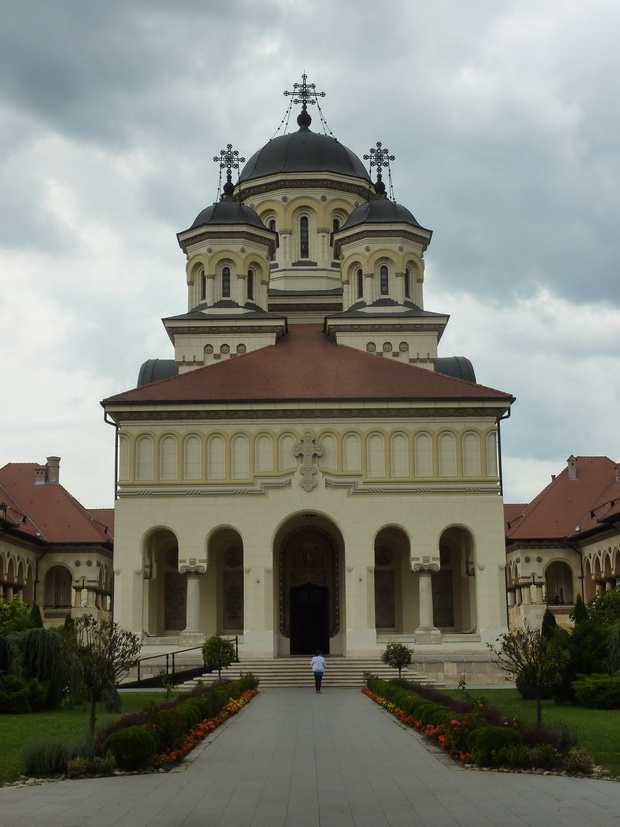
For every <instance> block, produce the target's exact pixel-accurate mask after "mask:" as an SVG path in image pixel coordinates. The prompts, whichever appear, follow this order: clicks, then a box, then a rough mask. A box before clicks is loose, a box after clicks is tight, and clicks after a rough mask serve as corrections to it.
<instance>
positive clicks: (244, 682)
mask: <svg viewBox="0 0 620 827" xmlns="http://www.w3.org/2000/svg"><path fill="white" fill-rule="evenodd" d="M259 683H260V678H259V677H258V675H255V674H254V672H241V675H240V677H239V686H240V687H241V692H247V691H248V689H258V685H259Z"/></svg>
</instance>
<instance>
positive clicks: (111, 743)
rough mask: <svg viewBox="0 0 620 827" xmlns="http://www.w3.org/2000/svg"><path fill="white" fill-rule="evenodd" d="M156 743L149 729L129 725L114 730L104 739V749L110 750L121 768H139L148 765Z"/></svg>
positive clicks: (130, 769)
mask: <svg viewBox="0 0 620 827" xmlns="http://www.w3.org/2000/svg"><path fill="white" fill-rule="evenodd" d="M156 749H157V744H156V741H155V736H154V735H153V734H152V732H151V731H150V729H148V728H147V727H144V726H131V727H126V729H121V730H119V731H118V732H114V733H113V734H112V735H109V736H108V737H107V739H106V742H105V746H104V751H105V752H106V753H107V752H111V753H112V755H113V756H114V759H115V761H116V764H117V766H118V767H120V769H122V770H129V771H132V770H141V769H144V768H145V767H148V766H150V764H151V762H152V760H153V756H154V755H155V751H156Z"/></svg>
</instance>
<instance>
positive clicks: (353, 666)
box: [179, 655, 438, 691]
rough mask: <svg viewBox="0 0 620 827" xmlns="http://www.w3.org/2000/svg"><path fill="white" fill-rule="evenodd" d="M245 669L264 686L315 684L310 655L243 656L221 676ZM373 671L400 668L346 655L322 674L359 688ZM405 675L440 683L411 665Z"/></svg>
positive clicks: (207, 678) (327, 681)
mask: <svg viewBox="0 0 620 827" xmlns="http://www.w3.org/2000/svg"><path fill="white" fill-rule="evenodd" d="M242 672H252V673H253V674H254V675H257V676H258V677H259V679H260V688H261V689H271V688H279V687H300V688H301V687H303V688H306V689H307V688H308V687H309V686H312V681H313V678H312V671H311V669H310V655H303V656H300V657H291V658H274V659H273V660H265V659H260V660H259V659H256V660H243V661H241V662H240V663H234V664H233V665H232V666H229V667H228V668H227V669H222V678H226V679H227V680H235V679H236V678H238V677H239V676H240V674H241V673H242ZM365 672H371V673H372V674H373V675H376V676H377V677H380V678H383V679H384V680H390V679H391V678H397V677H398V669H392V668H391V667H390V666H386V665H385V664H384V663H382V662H381V661H380V660H377V659H371V658H369V659H367V660H353V659H349V658H343V657H336V656H334V657H331V658H327V669H326V671H325V677H324V678H323V685H324V686H325V687H326V688H328V687H330V686H345V687H347V686H348V687H355V688H359V687H360V686H362V685H363V683H364V673H365ZM214 677H217V673H211V672H208V673H206V674H205V675H203V676H202V678H200V677H198V678H194V679H193V680H190V681H186V682H185V683H183V684H180V686H179V688H180V689H182V690H185V691H187V690H190V689H192V688H193V687H194V686H195V685H196V684H197V683H198V681H199V680H203V681H204V682H205V683H209V682H211V681H212V680H213V679H214ZM402 677H403V678H406V679H407V680H409V681H415V682H416V683H419V684H422V685H423V686H437V685H438V684H437V683H436V682H435V681H433V680H432V679H431V678H429V677H427V676H426V675H424V674H423V673H421V672H415V671H414V670H412V669H403V671H402Z"/></svg>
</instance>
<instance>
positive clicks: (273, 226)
mask: <svg viewBox="0 0 620 827" xmlns="http://www.w3.org/2000/svg"><path fill="white" fill-rule="evenodd" d="M269 229H270V230H271V232H272V233H275V231H276V220H275V218H272V219H271V221H270V222H269Z"/></svg>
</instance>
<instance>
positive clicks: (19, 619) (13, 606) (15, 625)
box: [0, 595, 31, 635]
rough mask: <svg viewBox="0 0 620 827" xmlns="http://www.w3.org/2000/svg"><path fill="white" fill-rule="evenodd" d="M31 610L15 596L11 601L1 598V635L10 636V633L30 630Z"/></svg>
mask: <svg viewBox="0 0 620 827" xmlns="http://www.w3.org/2000/svg"><path fill="white" fill-rule="evenodd" d="M30 627H31V623H30V609H29V608H28V605H27V604H26V603H24V602H23V601H22V600H20V599H19V597H17V595H15V596H14V597H11V598H10V600H5V599H4V598H3V597H0V635H8V634H9V632H20V631H21V630H22V629H29V628H30Z"/></svg>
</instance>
